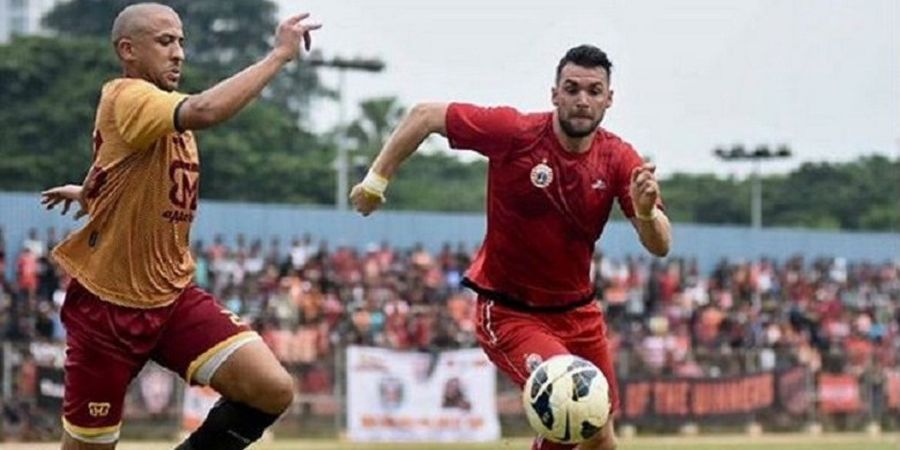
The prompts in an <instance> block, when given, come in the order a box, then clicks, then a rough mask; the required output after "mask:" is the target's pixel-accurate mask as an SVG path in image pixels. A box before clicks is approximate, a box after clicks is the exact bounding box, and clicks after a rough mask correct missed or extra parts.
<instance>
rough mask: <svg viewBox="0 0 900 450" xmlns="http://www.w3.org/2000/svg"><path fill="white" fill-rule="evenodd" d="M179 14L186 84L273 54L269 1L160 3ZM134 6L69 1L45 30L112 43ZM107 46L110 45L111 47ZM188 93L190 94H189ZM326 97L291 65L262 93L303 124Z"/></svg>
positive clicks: (304, 71) (207, 81)
mask: <svg viewBox="0 0 900 450" xmlns="http://www.w3.org/2000/svg"><path fill="white" fill-rule="evenodd" d="M159 2H160V3H163V4H166V5H169V6H171V7H172V9H174V10H175V11H176V12H178V13H179V15H180V16H181V19H182V24H183V26H184V34H185V54H186V55H187V63H186V64H185V66H186V67H185V79H186V80H193V81H195V83H194V84H191V85H188V86H186V87H185V88H186V90H187V88H188V87H192V86H193V85H196V86H200V87H205V86H209V85H212V84H213V83H215V82H216V81H218V80H220V79H223V78H225V77H228V76H230V75H232V74H233V73H235V72H237V71H239V70H241V69H242V68H244V67H246V66H248V65H250V64H252V63H253V62H254V61H256V60H258V59H260V58H262V57H263V56H264V55H265V54H266V53H267V52H268V51H269V50H270V49H271V37H272V34H273V33H274V31H275V26H276V25H277V19H276V12H277V6H276V5H275V3H274V2H272V1H269V0H159ZM134 3H139V2H138V1H135V0H72V1H69V2H64V3H60V4H59V5H57V6H56V7H55V8H54V9H53V10H51V11H50V12H49V13H48V14H47V15H46V16H45V17H44V24H45V25H46V26H47V27H48V28H50V29H52V30H54V31H56V32H57V33H58V34H59V35H61V36H64V37H67V38H68V37H93V38H96V39H101V40H103V41H105V42H107V43H109V41H110V30H111V28H112V23H113V21H114V20H115V18H116V15H118V13H119V11H121V10H122V9H123V8H125V7H126V6H128V5H130V4H134ZM109 45H110V46H111V44H109ZM188 92H191V91H188ZM323 93H325V91H324V90H323V89H322V88H321V87H320V85H319V80H318V77H317V75H316V72H315V71H314V70H312V69H311V68H310V67H308V66H306V65H304V64H300V63H296V62H295V63H292V64H291V65H289V66H288V67H286V68H285V69H284V70H283V71H282V73H281V74H279V76H278V77H277V78H276V79H275V80H274V81H273V82H272V83H271V84H270V86H269V88H268V89H266V91H265V92H264V93H263V98H265V99H266V100H267V101H269V102H271V103H274V104H276V105H278V106H279V107H281V108H284V109H285V110H286V111H290V112H291V113H292V114H293V115H294V117H295V119H296V120H297V121H298V122H300V121H303V120H304V119H306V117H305V115H304V113H305V112H306V111H308V110H309V105H310V101H311V100H312V99H313V98H315V97H316V96H319V95H322V94H323Z"/></svg>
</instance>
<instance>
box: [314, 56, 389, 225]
mask: <svg viewBox="0 0 900 450" xmlns="http://www.w3.org/2000/svg"><path fill="white" fill-rule="evenodd" d="M305 62H306V63H307V64H309V65H311V66H313V67H327V68H332V69H337V71H338V96H339V97H340V99H339V101H340V104H339V105H338V128H339V131H338V142H337V158H335V160H334V170H335V173H336V175H337V182H336V183H335V191H334V206H335V207H336V208H337V209H338V211H346V210H347V195H348V191H349V188H348V186H349V182H348V174H347V170H348V168H349V167H350V164H349V162H348V161H347V159H348V157H347V151H348V149H347V143H346V142H345V137H346V130H345V129H344V127H346V126H347V123H346V120H347V116H346V110H347V108H346V102H345V97H346V96H345V95H344V88H345V87H346V73H347V71H348V70H356V71H360V72H373V73H378V72H381V71H382V70H384V61H382V60H380V59H374V58H373V59H367V58H352V59H344V58H341V57H340V56H335V57H332V58H331V59H324V58H323V57H322V54H321V53H320V52H313V53H311V54H310V55H309V58H307V59H306V60H305Z"/></svg>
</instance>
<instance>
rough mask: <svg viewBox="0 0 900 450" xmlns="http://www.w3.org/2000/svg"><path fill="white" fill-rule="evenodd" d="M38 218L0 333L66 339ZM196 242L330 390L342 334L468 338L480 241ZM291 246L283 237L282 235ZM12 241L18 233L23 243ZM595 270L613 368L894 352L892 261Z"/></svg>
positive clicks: (808, 362)
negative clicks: (465, 280)
mask: <svg viewBox="0 0 900 450" xmlns="http://www.w3.org/2000/svg"><path fill="white" fill-rule="evenodd" d="M38 234H39V233H38V231H37V230H31V232H30V233H29V236H28V238H27V239H26V240H25V241H24V242H22V243H21V246H20V247H21V249H20V250H19V249H18V248H17V254H10V253H8V252H7V251H6V248H7V247H6V246H5V245H6V244H7V243H6V242H5V239H3V237H2V231H0V275H2V274H5V273H6V272H7V270H6V265H7V264H12V265H14V269H13V270H12V272H13V273H14V274H15V275H14V276H13V277H12V278H10V279H7V278H6V277H2V278H0V340H3V341H11V342H33V341H61V340H63V339H64V336H65V330H64V328H63V327H62V325H61V323H60V320H59V309H60V307H61V306H62V303H63V301H64V298H65V287H66V285H67V283H68V277H67V276H66V274H64V273H62V272H61V271H60V269H59V267H58V266H57V265H56V264H55V263H54V262H53V260H52V258H51V256H50V249H52V247H53V245H55V243H56V241H57V233H56V231H55V230H53V229H50V230H48V231H47V232H46V235H45V238H43V239H42V238H40V237H39V235H38ZM231 238H232V239H226V237H224V236H217V237H216V238H215V239H214V241H213V242H211V243H202V242H197V243H196V244H195V245H194V249H193V250H194V254H195V258H196V262H197V273H196V278H195V282H196V283H197V284H198V285H199V286H201V287H203V288H204V289H207V290H209V291H211V292H212V293H214V294H215V295H216V296H217V297H218V298H219V299H220V300H221V302H222V303H223V304H224V305H225V306H226V307H227V308H228V309H230V310H232V311H233V312H235V313H237V314H238V315H240V316H241V317H242V318H243V319H244V320H245V321H247V322H248V323H251V324H253V327H254V328H255V329H257V330H258V331H259V333H260V334H261V335H262V336H263V338H264V340H265V342H266V343H267V344H268V345H269V346H270V347H271V348H272V349H273V351H274V352H275V354H276V355H277V357H278V358H279V359H280V360H281V361H282V362H283V363H284V364H285V365H286V366H288V367H289V368H292V369H293V370H294V371H295V373H297V374H298V379H299V385H300V389H301V391H303V392H319V393H327V392H330V390H331V389H332V384H333V381H334V376H333V370H334V357H335V355H337V354H339V350H340V349H341V348H343V347H344V346H347V345H370V346H381V347H388V348H392V349H398V350H420V351H439V350H442V349H451V348H461V347H471V346H475V345H477V343H476V341H475V329H476V318H475V310H476V309H475V305H474V303H475V297H474V295H473V294H472V293H471V292H469V291H467V290H465V289H463V288H461V287H460V285H459V282H460V280H461V278H462V276H463V274H464V271H465V269H466V268H467V267H468V265H469V262H470V260H471V258H472V256H473V254H474V251H475V249H473V248H468V247H466V246H465V245H462V244H458V245H451V244H445V245H444V246H443V248H441V249H440V250H439V251H437V252H430V251H428V250H427V249H425V248H424V247H423V246H421V245H417V246H415V247H413V248H405V249H403V248H395V247H393V246H391V245H390V243H386V242H384V243H380V244H370V245H369V246H367V247H366V248H350V247H337V248H332V247H331V246H329V243H328V242H324V241H316V240H314V239H313V238H312V237H311V236H309V235H306V236H303V237H298V238H295V239H293V240H292V241H291V242H288V243H282V242H280V241H279V240H278V239H274V238H273V239H271V240H270V241H269V242H265V243H264V242H263V241H262V240H261V239H258V238H252V239H248V238H247V237H245V236H244V235H237V236H233V237H231ZM283 244H286V245H283ZM17 247H19V246H17ZM592 279H593V280H594V283H595V285H596V288H597V296H598V299H602V303H603V305H604V306H605V310H606V315H607V321H608V323H609V329H610V331H609V333H610V336H609V337H610V342H611V345H612V346H613V348H614V351H615V353H616V355H617V358H618V361H617V364H616V367H617V370H619V372H620V376H623V377H630V376H679V377H717V376H728V375H735V374H740V373H746V372H752V371H757V370H770V369H778V368H786V367H792V366H796V365H804V366H807V367H809V368H810V369H811V370H812V371H813V372H819V371H826V372H843V373H852V374H857V375H860V376H863V375H865V374H867V373H874V372H877V371H878V370H880V369H881V368H885V367H895V366H897V364H898V361H897V359H898V355H900V262H898V261H871V262H864V263H848V262H846V261H844V260H843V259H840V258H829V259H816V260H812V261H809V260H806V259H804V257H799V256H798V257H795V258H792V259H789V260H786V261H774V260H770V259H765V258H762V259H758V260H747V261H734V260H729V261H724V260H723V261H721V262H719V263H718V264H716V265H715V267H714V269H713V270H711V271H703V270H701V269H700V266H699V264H698V262H697V261H696V260H692V259H683V258H677V257H676V258H668V259H663V260H660V259H652V258H649V257H643V256H637V257H628V258H625V259H621V260H620V259H615V258H607V257H604V256H603V255H602V253H600V254H598V255H597V256H596V259H595V264H594V268H593V274H592Z"/></svg>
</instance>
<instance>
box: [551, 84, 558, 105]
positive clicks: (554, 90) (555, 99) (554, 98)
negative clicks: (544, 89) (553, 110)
mask: <svg viewBox="0 0 900 450" xmlns="http://www.w3.org/2000/svg"><path fill="white" fill-rule="evenodd" d="M550 101H551V102H552V103H553V106H559V88H557V87H556V86H553V87H551V88H550Z"/></svg>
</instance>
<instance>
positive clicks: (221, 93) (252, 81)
mask: <svg viewBox="0 0 900 450" xmlns="http://www.w3.org/2000/svg"><path fill="white" fill-rule="evenodd" d="M308 17H309V14H308V13H303V14H297V15H295V16H292V17H289V18H287V19H286V20H285V21H284V22H281V24H280V25H278V29H277V30H276V31H275V46H274V48H273V49H272V51H271V52H269V54H268V55H266V57H265V58H263V59H262V60H260V61H259V62H257V63H256V64H253V65H252V66H250V67H247V68H246V69H244V70H242V71H240V72H238V73H237V74H236V75H234V76H232V77H231V78H228V79H226V80H224V81H221V82H220V83H219V84H217V85H215V86H213V87H211V88H209V89H207V90H205V91H203V92H201V93H200V94H197V95H192V96H191V97H188V98H187V100H185V101H184V103H183V104H182V105H181V107H180V108H179V109H178V113H177V114H178V116H177V118H176V124H177V126H178V128H180V129H182V130H197V129H202V128H207V127H211V126H213V125H216V124H218V123H220V122H223V121H225V120H226V119H228V118H230V117H231V116H233V115H235V114H237V112H238V111H240V110H241V109H242V108H243V107H245V106H247V104H248V103H250V101H252V100H253V99H254V98H256V97H257V96H258V95H259V93H260V92H262V90H263V88H264V87H266V85H267V84H268V83H269V81H271V80H272V78H274V77H275V75H276V74H278V72H279V71H280V70H281V68H282V67H284V65H285V64H287V63H288V62H290V61H292V60H293V59H294V58H296V57H297V56H298V55H299V53H300V44H301V43H302V44H304V46H305V47H306V50H307V51H309V48H310V45H311V42H312V40H311V38H312V36H311V31H313V30H318V29H319V28H321V27H322V25H321V24H317V23H306V22H304V20H305V19H307V18H308Z"/></svg>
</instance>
